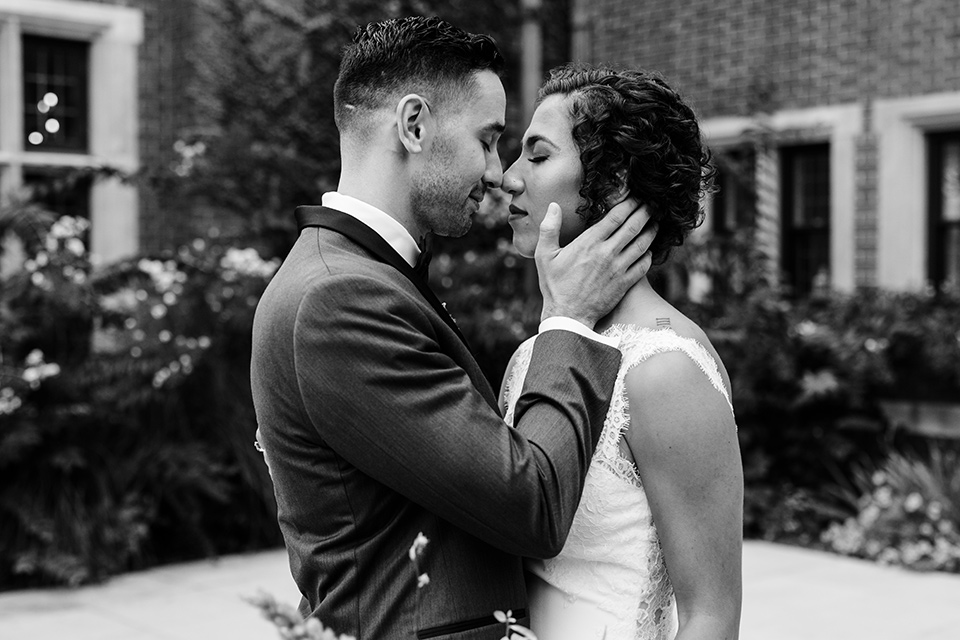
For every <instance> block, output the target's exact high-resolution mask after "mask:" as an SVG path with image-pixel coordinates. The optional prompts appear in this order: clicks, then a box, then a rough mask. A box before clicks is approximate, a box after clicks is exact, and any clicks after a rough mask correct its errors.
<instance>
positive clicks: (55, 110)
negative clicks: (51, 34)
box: [23, 36, 90, 152]
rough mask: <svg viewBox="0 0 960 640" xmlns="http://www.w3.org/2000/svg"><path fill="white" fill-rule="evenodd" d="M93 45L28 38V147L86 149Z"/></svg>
mask: <svg viewBox="0 0 960 640" xmlns="http://www.w3.org/2000/svg"><path fill="white" fill-rule="evenodd" d="M89 48H90V46H89V44H88V43H86V42H79V41H74V40H60V39H57V38H42V37H39V36H23V98H24V105H23V115H24V118H23V123H24V148H25V149H27V150H33V151H41V150H43V151H78V152H83V151H86V150H87V126H88V125H87V111H88V106H87V83H88V79H89V71H88V57H89Z"/></svg>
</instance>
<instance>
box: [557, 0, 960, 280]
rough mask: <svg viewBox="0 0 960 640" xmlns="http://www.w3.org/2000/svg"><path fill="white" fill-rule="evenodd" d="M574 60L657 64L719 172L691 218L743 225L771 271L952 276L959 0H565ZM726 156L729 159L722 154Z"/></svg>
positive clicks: (958, 141) (957, 205)
mask: <svg viewBox="0 0 960 640" xmlns="http://www.w3.org/2000/svg"><path fill="white" fill-rule="evenodd" d="M571 13H572V25H573V38H572V40H573V49H574V50H573V57H574V59H578V60H583V61H588V62H593V63H605V64H614V65H618V66H637V67H642V68H646V69H651V70H657V71H659V72H661V73H662V74H663V75H664V77H665V78H666V79H667V80H668V82H670V83H671V85H672V86H674V87H675V88H678V89H679V90H680V92H681V93H682V94H683V95H684V96H685V97H686V98H687V99H688V100H689V101H690V102H691V103H692V105H693V106H694V108H695V110H696V111H697V112H698V114H699V115H700V117H701V119H702V121H703V124H704V130H705V134H706V136H707V139H708V141H709V143H710V145H711V147H712V148H713V149H714V150H715V151H717V152H718V154H719V155H720V156H721V157H724V158H726V159H728V160H729V159H730V158H733V159H734V160H735V161H740V162H734V164H739V165H740V166H741V167H748V171H749V172H750V174H751V176H752V178H753V179H752V187H753V188H752V193H751V194H750V195H751V197H752V198H753V202H752V203H751V207H748V209H752V211H753V219H752V220H749V221H745V220H743V219H742V217H741V216H739V215H737V211H738V209H739V210H742V209H743V203H742V196H743V195H744V193H743V190H742V189H738V188H737V186H736V183H735V181H733V180H731V176H729V175H726V176H725V175H723V173H724V172H723V170H722V168H721V176H720V186H721V190H720V192H719V193H718V194H717V195H716V196H715V197H714V199H713V202H712V203H710V205H708V220H707V222H706V224H705V225H704V227H705V228H706V229H707V230H708V231H710V230H712V231H714V232H723V231H725V230H729V228H730V227H732V226H736V225H737V224H743V223H746V222H749V223H751V224H752V225H754V226H755V232H756V234H757V241H758V242H760V243H762V244H763V245H764V246H765V247H766V248H767V249H768V252H767V253H768V255H769V256H770V259H771V262H772V266H773V268H775V269H776V270H777V271H778V274H779V277H780V279H781V280H782V281H783V282H785V283H786V284H788V285H789V286H791V287H792V288H793V289H794V290H796V291H798V292H800V293H803V292H805V291H809V290H810V289H812V288H815V287H818V286H827V287H831V288H834V289H837V290H841V291H850V290H854V289H856V288H861V287H879V288H885V289H890V290H900V291H905V290H920V289H923V288H925V287H927V286H928V285H933V286H944V285H951V284H952V285H958V284H960V3H957V2H955V1H954V0H898V1H897V2H878V1H876V0H797V1H795V2H768V1H765V0H711V1H709V2H708V1H706V0H694V1H691V2H685V3H676V2H671V1H670V0H591V1H589V2H587V1H586V0H575V1H574V2H573V6H572V11H571ZM727 166H729V162H728V163H727Z"/></svg>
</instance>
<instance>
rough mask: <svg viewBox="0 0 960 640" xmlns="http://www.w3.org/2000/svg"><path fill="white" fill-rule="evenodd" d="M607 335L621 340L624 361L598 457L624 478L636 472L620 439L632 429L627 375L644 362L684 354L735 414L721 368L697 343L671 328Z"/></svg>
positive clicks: (616, 329) (618, 328) (623, 328)
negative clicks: (657, 356) (673, 354)
mask: <svg viewBox="0 0 960 640" xmlns="http://www.w3.org/2000/svg"><path fill="white" fill-rule="evenodd" d="M604 335H608V336H610V337H615V338H619V340H620V351H621V352H622V354H623V361H622V363H621V365H620V372H619V374H618V376H617V382H616V387H615V388H614V393H613V399H612V401H611V403H610V412H609V413H608V414H607V415H608V419H607V422H606V424H605V425H604V429H603V433H602V434H601V435H600V442H599V443H598V445H597V453H598V456H599V457H600V458H601V459H605V460H607V461H609V462H610V463H611V464H615V465H616V468H615V471H617V472H618V473H620V474H622V475H624V477H627V478H629V477H630V476H631V474H632V472H634V471H635V469H633V468H632V467H633V465H631V464H630V463H628V462H627V461H626V460H625V459H624V458H623V456H622V454H621V453H620V439H621V437H622V436H623V434H624V433H626V431H627V429H629V428H630V411H629V399H628V397H627V390H626V384H625V382H624V380H625V378H626V376H627V373H629V372H630V370H631V369H632V368H633V367H635V366H637V365H638V364H640V363H641V362H644V361H645V360H647V359H648V358H650V357H652V356H654V355H657V354H658V353H668V352H673V351H678V352H680V353H683V354H685V355H686V356H687V357H689V358H690V359H691V360H693V362H694V363H695V364H696V365H697V367H699V369H700V370H701V371H702V372H703V374H704V375H705V376H706V377H707V379H708V380H710V383H711V384H712V385H713V387H714V389H716V390H717V391H718V392H719V393H720V394H721V395H722V396H723V398H724V399H725V400H726V401H727V406H729V407H730V411H731V412H733V404H732V403H731V401H730V393H729V391H728V390H727V387H726V385H725V384H724V382H723V376H722V375H720V367H719V366H718V365H717V361H716V360H714V358H713V356H712V355H711V354H710V352H709V351H707V349H706V347H704V346H703V345H702V344H701V343H700V342H698V341H697V340H694V339H693V338H687V337H684V336H681V335H680V334H678V333H677V332H675V331H674V330H673V329H671V328H669V327H664V328H659V329H650V328H648V327H639V326H636V325H614V326H613V327H611V328H610V329H608V330H607V331H606V332H604Z"/></svg>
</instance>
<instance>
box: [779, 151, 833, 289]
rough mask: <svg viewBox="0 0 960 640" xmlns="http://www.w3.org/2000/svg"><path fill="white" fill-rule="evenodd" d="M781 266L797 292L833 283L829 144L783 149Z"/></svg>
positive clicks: (788, 282) (789, 282)
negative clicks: (831, 268)
mask: <svg viewBox="0 0 960 640" xmlns="http://www.w3.org/2000/svg"><path fill="white" fill-rule="evenodd" d="M780 157H781V160H782V164H781V197H782V199H783V200H782V203H781V207H782V211H783V225H782V227H781V237H782V247H781V249H782V254H781V255H782V261H783V262H782V265H781V266H782V269H783V275H784V279H785V281H786V284H787V285H788V286H790V288H791V289H792V291H793V292H794V293H795V294H798V295H805V294H808V293H810V292H811V291H813V290H814V289H818V288H822V287H826V286H829V283H830V146H829V145H826V144H818V145H805V146H797V147H784V148H782V149H781V156H780Z"/></svg>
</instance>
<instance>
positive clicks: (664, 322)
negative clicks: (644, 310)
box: [657, 318, 670, 327]
mask: <svg viewBox="0 0 960 640" xmlns="http://www.w3.org/2000/svg"><path fill="white" fill-rule="evenodd" d="M657 326H658V327H669V326H670V318H657Z"/></svg>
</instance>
